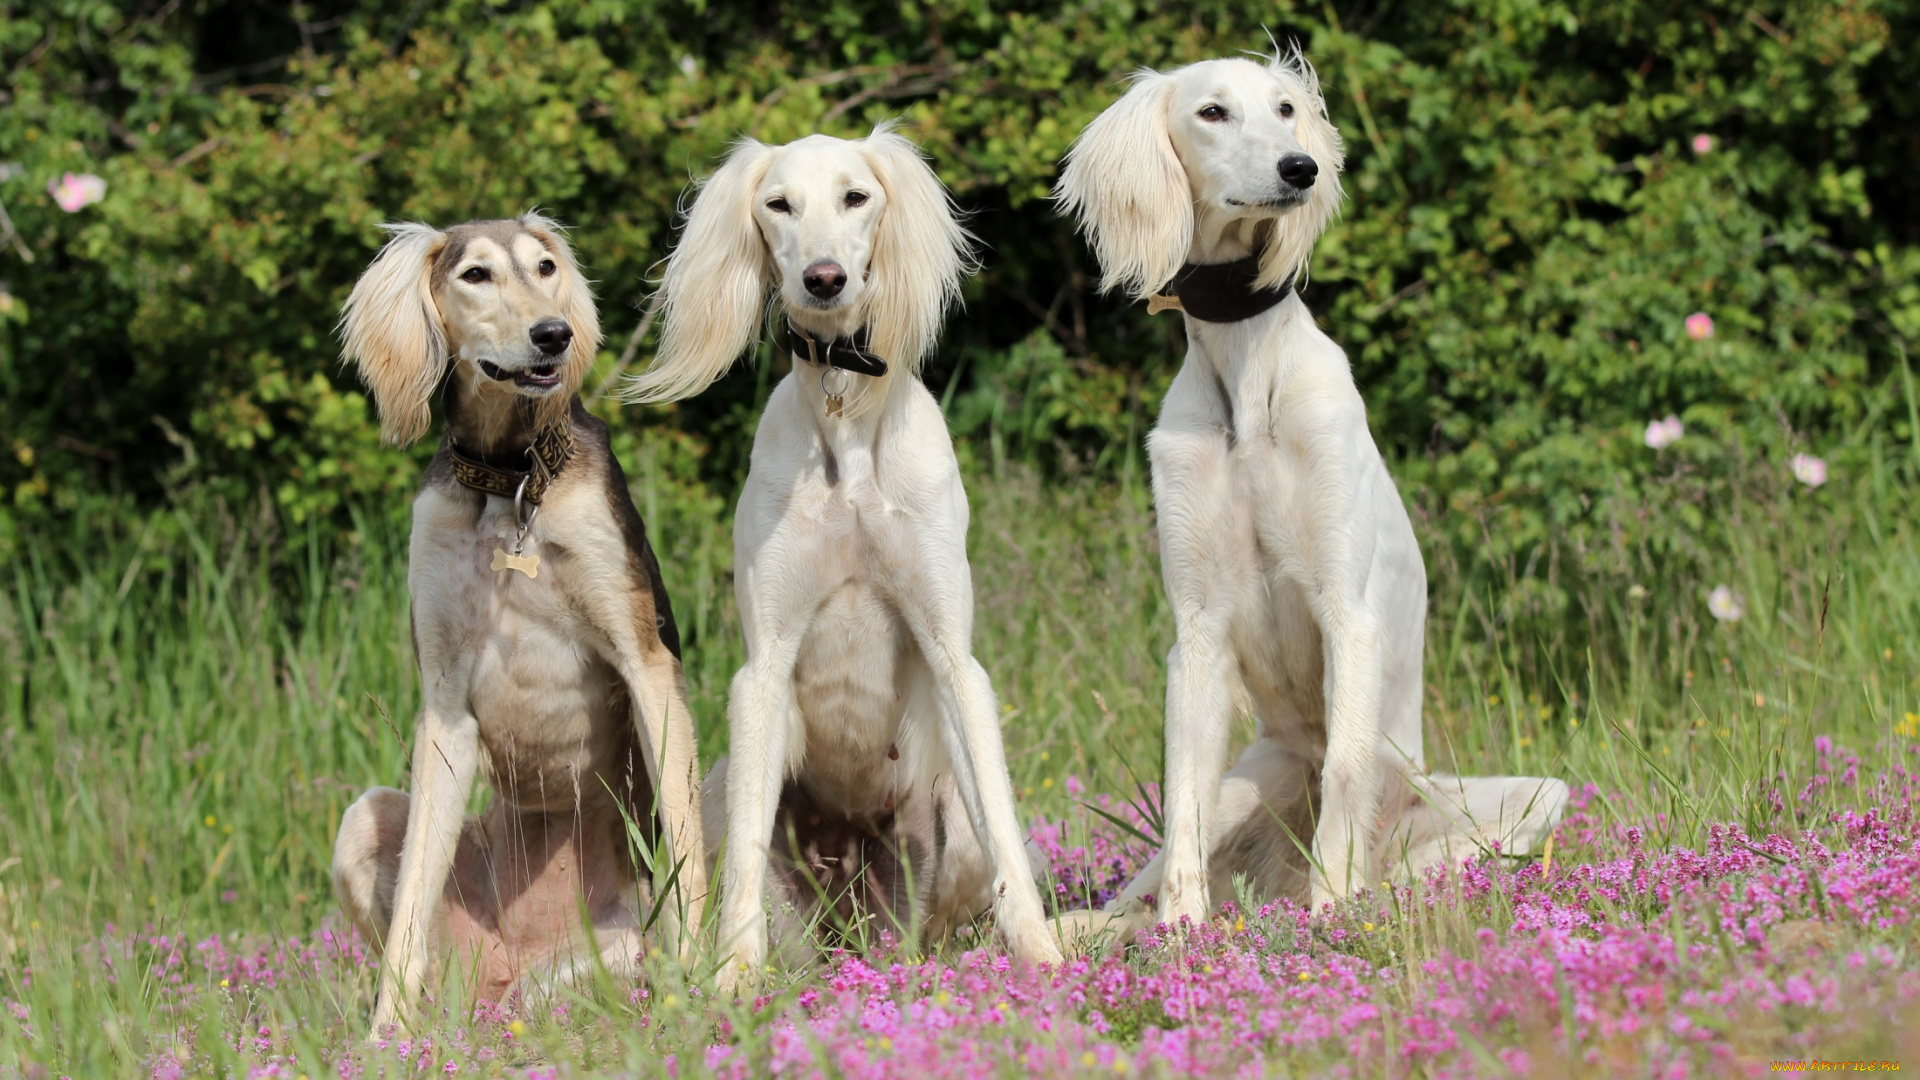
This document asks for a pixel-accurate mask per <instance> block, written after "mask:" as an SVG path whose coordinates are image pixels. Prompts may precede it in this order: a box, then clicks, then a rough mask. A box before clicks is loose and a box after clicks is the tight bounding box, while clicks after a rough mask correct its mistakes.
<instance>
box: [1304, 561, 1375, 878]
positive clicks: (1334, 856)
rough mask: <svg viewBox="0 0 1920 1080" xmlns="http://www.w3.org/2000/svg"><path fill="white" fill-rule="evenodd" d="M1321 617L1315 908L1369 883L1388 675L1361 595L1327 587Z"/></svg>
mask: <svg viewBox="0 0 1920 1080" xmlns="http://www.w3.org/2000/svg"><path fill="white" fill-rule="evenodd" d="M1329 594H1330V595H1329V603H1328V604H1327V607H1326V610H1324V611H1323V612H1322V616H1321V620H1320V621H1321V635H1322V638H1323V640H1324V641H1325V642H1326V700H1327V706H1328V707H1327V756H1326V761H1325V762H1324V764H1323V765H1322V766H1321V773H1320V822H1319V824H1318V826H1316V827H1315V829H1314V833H1313V877H1312V882H1313V886H1312V896H1313V904H1314V906H1315V907H1318V906H1320V905H1321V904H1325V903H1328V902H1330V901H1333V900H1340V899H1344V898H1346V897H1348V896H1350V895H1352V894H1353V890H1354V889H1356V888H1359V887H1360V886H1362V885H1364V884H1365V883H1366V878H1365V873H1366V870H1367V853H1368V851H1369V850H1370V845H1371V841H1372V836H1373V829H1372V822H1373V817H1374V812H1375V804H1376V802H1377V801H1378V800H1379V789H1380V776H1379V771H1380V770H1379V768H1378V761H1377V758H1378V756H1379V750H1380V699H1381V694H1382V692H1383V690H1384V682H1385V675H1384V672H1383V671H1382V669H1381V665H1380V634H1379V628H1378V625H1377V624H1376V623H1375V621H1374V619H1373V615H1372V613H1371V612H1370V611H1368V610H1367V608H1366V606H1365V600H1364V597H1359V596H1352V595H1350V594H1346V593H1340V592H1332V591H1331V590H1330V591H1329Z"/></svg>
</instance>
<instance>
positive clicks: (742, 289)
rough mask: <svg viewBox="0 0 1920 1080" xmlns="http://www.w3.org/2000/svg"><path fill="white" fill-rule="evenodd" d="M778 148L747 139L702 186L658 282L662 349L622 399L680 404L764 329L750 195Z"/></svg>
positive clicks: (762, 282)
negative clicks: (677, 402)
mask: <svg viewBox="0 0 1920 1080" xmlns="http://www.w3.org/2000/svg"><path fill="white" fill-rule="evenodd" d="M772 157H773V149H772V148H771V147H769V146H766V145H765V144H763V143H759V142H755V141H754V140H752V139H742V140H741V141H740V142H739V143H737V144H736V145H735V146H734V148H733V151H732V152H731V153H730V154H728V155H727V160H726V161H725V162H724V163H723V164H722V165H721V166H720V168H719V169H718V170H717V171H715V172H714V174H713V176H711V177H710V178H708V180H707V182H706V183H705V184H703V185H701V187H700V191H699V194H698V195H696V196H695V198H694V200H693V206H692V208H691V209H689V210H688V211H687V224H686V228H684V229H683V230H681V233H680V243H679V244H678V245H676V246H675V247H674V249H673V254H672V255H670V256H668V257H667V266H666V270H665V272H664V273H663V274H662V276H661V279H660V311H661V318H660V349H659V351H658V352H657V353H656V354H655V356H654V359H653V363H652V364H650V365H648V367H647V369H646V370H645V371H642V372H641V373H640V374H638V375H635V376H633V377H632V378H630V379H629V380H627V384H626V386H625V387H624V388H623V390H622V391H621V397H623V398H624V399H625V400H627V401H633V402H659V401H677V400H679V399H681V398H687V397H692V396H693V395H695V394H697V393H699V392H700V391H702V390H705V389H706V388H707V387H708V386H711V385H712V384H713V382H714V380H715V379H718V378H719V377H720V376H722V375H724V374H726V372H727V369H728V368H730V367H732V366H733V363H734V361H735V360H737V359H739V358H740V354H741V353H743V352H745V351H746V349H747V346H748V345H749V344H751V343H752V342H753V341H754V340H755V338H756V337H757V336H758V334H759V330H760V320H761V314H762V311H763V309H764V307H765V303H766V297H767V289H768V286H769V283H770V275H769V273H768V267H767V251H766V243H765V241H764V240H762V239H761V236H760V227H759V225H757V224H756V223H755V222H754V220H753V193H754V191H755V189H757V188H758V187H759V186H760V181H761V179H762V178H763V177H765V176H766V172H767V165H768V163H769V162H770V161H771V160H772Z"/></svg>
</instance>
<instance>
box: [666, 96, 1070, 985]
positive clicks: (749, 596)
mask: <svg viewBox="0 0 1920 1080" xmlns="http://www.w3.org/2000/svg"><path fill="white" fill-rule="evenodd" d="M850 196H864V197H865V198H864V200H863V201H861V202H860V203H859V205H850V202H851V201H852V200H851V199H850ZM781 207H784V208H785V209H781ZM968 242H969V238H968V236H967V234H966V232H965V231H964V230H963V229H962V228H961V226H960V224H959V223H958V221H957V220H956V219H955V216H954V212H953V209H952V206H951V204H950V202H949V200H948V197H947V193H946V191H945V189H944V188H943V187H942V186H941V184H940V182H939V180H938V178H937V177H935V175H934V174H933V171H932V170H931V169H930V168H928V166H927V165H926V163H925V162H924V161H923V160H922V159H921V157H920V155H919V154H918V152H917V151H916V150H915V148H914V147H913V145H912V144H911V143H909V142H907V141H906V140H905V139H903V138H901V137H900V136H899V135H897V134H894V133H893V132H891V131H889V130H887V129H886V128H885V127H882V128H878V129H876V130H875V131H874V132H873V134H872V135H870V136H868V137H867V138H865V139H859V140H851V141H849V140H842V139H836V138H830V137H827V136H821V135H815V136H811V137H808V138H805V139H801V140H799V141H797V142H794V143H790V144H787V145H785V146H779V147H774V146H766V145H762V144H760V143H757V142H753V141H744V142H742V143H741V144H740V145H739V146H738V147H736V149H735V150H734V151H733V153H732V154H731V155H730V156H729V157H728V159H727V161H726V163H725V164H724V165H723V166H721V168H720V170H719V171H718V172H717V173H715V174H714V176H713V178H712V179H711V180H709V181H708V182H707V184H706V185H705V187H704V188H703V189H702V190H701V191H700V193H699V196H698V197H697V198H696V200H695V201H694V204H693V206H692V208H691V210H690V211H689V212H688V218H687V225H686V231H685V234H684V235H683V237H682V239H681V242H680V244H679V246H678V247H677V248H676V249H675V251H674V253H673V255H672V257H671V258H670V259H669V261H668V263H667V268H666V271H665V275H664V281H663V291H664V294H665V299H664V312H665V316H664V318H665V322H664V331H663V334H664V336H663V340H662V345H661V349H660V353H659V356H658V357H657V359H656V361H655V364H654V365H653V367H652V369H651V370H649V371H647V372H646V373H644V374H643V375H642V376H640V378H639V380H638V382H637V384H636V386H635V387H634V394H635V396H636V397H638V398H640V399H642V400H661V399H666V398H671V397H679V396H685V395H687V394H692V393H696V392H698V391H699V390H700V389H701V388H703V387H705V386H706V385H708V384H709V383H711V382H712V381H713V380H714V379H716V378H717V377H719V376H720V375H721V374H722V373H723V372H724V371H725V370H726V369H727V367H728V366H729V365H731V364H732V363H733V362H734V360H735V359H736V358H737V357H738V356H739V355H740V354H741V352H742V350H743V349H745V348H746V346H747V345H748V344H749V343H751V342H752V341H753V340H755V338H756V335H757V333H758V331H759V328H760V326H761V323H762V315H763V311H764V308H765V304H766V300H767V294H768V292H769V291H770V290H777V295H778V298H779V305H778V306H779V307H780V308H782V309H784V312H785V314H786V316H787V317H788V318H790V319H791V320H792V321H793V322H794V324H795V325H797V326H799V327H800V328H801V329H803V330H805V331H806V332H808V333H810V334H812V335H815V336H816V337H818V338H822V339H826V338H833V337H836V336H845V335H849V334H852V333H853V332H854V331H856V330H857V329H858V328H859V327H861V326H863V325H864V326H868V327H870V329H871V335H872V337H871V340H872V350H871V351H872V352H873V353H874V354H875V355H878V356H880V357H881V358H883V359H885V360H886V361H887V362H888V364H889V365H890V371H889V373H888V374H887V375H886V376H884V377H881V378H874V379H870V378H867V377H865V376H856V375H848V376H846V378H848V379H850V380H852V382H853V384H855V385H853V386H851V387H849V388H848V391H847V402H846V406H845V411H844V414H843V415H841V416H839V417H829V416H828V414H827V406H826V401H825V395H824V392H823V388H822V372H821V371H820V369H818V368H814V367H811V366H809V365H808V364H805V363H801V362H800V361H799V360H798V359H796V360H795V363H794V369H795V370H794V371H793V373H792V374H791V375H789V376H788V377H787V378H785V379H784V380H782V381H781V383H780V385H779V386H778V387H777V388H775V390H774V392H773V395H772V398H771V399H770V400H769V401H768V403H767V408H766V412H765V414H764V415H763V417H762V418H761V421H760V428H759V431H758V433H757V434H756V435H755V437H754V443H753V456H752V466H751V469H750V471H749V474H748V477H747V482H746V486H745V489H744V490H743V492H742V494H741V496H740V505H739V508H738V512H737V514H736V516H735V519H734V567H735V579H734V580H735V595H736V598H737V600H738V603H739V606H740V613H741V621H742V623H743V624H744V629H745V633H746V651H747V658H746V663H745V665H744V666H743V667H742V668H741V669H740V671H739V673H738V674H737V675H736V676H735V678H734V680H733V687H732V692H731V695H730V700H729V706H728V719H729V722H730V724H731V731H732V738H731V745H732V751H731V753H732V758H731V760H730V762H727V763H725V766H726V767H725V770H724V771H720V770H716V778H718V777H724V784H725V796H724V797H725V800H726V820H727V846H726V852H725V867H724V875H723V876H724V881H725V885H724V887H723V891H722V894H721V896H722V898H721V909H720V927H719V932H720V944H721V948H722V950H723V964H722V967H721V970H720V972H719V981H720V984H721V985H722V986H723V987H726V988H729V989H731V988H735V987H738V986H740V985H742V984H743V982H745V981H747V980H751V979H754V978H757V977H758V975H759V972H760V970H761V966H762V964H763V963H764V962H765V958H766V955H767V915H766V912H765V909H764V908H765V902H766V892H767V889H766V883H767V872H768V859H769V847H768V841H769V839H770V837H771V834H772V829H773V827H774V821H775V814H776V810H777V802H778V800H779V798H780V795H781V789H782V785H783V783H784V782H785V781H787V780H788V779H789V778H792V779H794V780H795V781H796V782H798V783H800V784H802V785H804V786H805V787H806V789H807V791H808V792H809V794H810V795H811V796H812V797H813V798H815V799H817V800H819V801H820V802H822V803H824V804H826V805H827V806H829V807H831V808H832V809H834V810H836V811H838V812H842V813H847V814H878V813H881V812H884V810H885V809H886V808H888V807H890V806H892V805H893V804H894V803H895V802H896V800H897V801H901V802H904V801H906V800H909V799H918V800H927V799H938V798H939V797H940V793H939V791H938V790H937V787H938V786H939V785H940V784H941V783H942V778H943V777H950V778H951V781H952V783H951V787H952V788H953V789H954V790H955V791H956V793H957V795H958V797H959V801H960V802H961V803H962V804H963V805H964V808H965V813H964V817H963V816H962V815H959V814H955V815H952V816H951V818H950V819H949V820H948V822H947V832H948V839H949V848H950V851H949V855H948V857H947V858H945V859H943V865H942V866H941V870H940V878H941V885H940V886H939V890H940V891H944V892H946V893H947V895H946V896H945V897H942V898H939V899H936V900H935V905H934V906H935V908H936V912H935V918H936V919H937V918H939V917H940V915H939V911H938V910H937V909H939V908H940V907H941V906H942V903H943V901H944V902H945V904H947V905H951V904H953V903H956V902H958V900H957V898H956V896H955V895H954V894H955V893H956V892H958V891H962V890H960V889H959V887H958V886H957V885H956V884H955V882H954V881H953V880H952V879H953V878H954V876H955V875H956V874H959V873H960V867H959V866H958V864H959V863H961V862H964V861H965V860H964V859H959V858H955V857H954V856H955V855H957V854H959V853H963V852H966V851H974V852H978V851H979V850H980V849H981V848H984V852H985V856H986V858H987V861H988V862H990V864H991V867H992V879H991V889H992V891H991V893H990V894H987V895H990V896H991V897H992V904H993V907H994V911H995V914H996V916H997V924H998V927H999V929H1000V931H1001V933H1003V934H1004V935H1005V937H1006V938H1007V941H1008V943H1009V945H1010V946H1011V948H1012V951H1013V953H1014V954H1015V956H1016V957H1018V958H1020V959H1023V960H1029V961H1057V960H1058V959H1059V958H1060V953H1059V950H1058V949H1057V948H1056V946H1055V943H1054V941H1053V940H1052V938H1051V937H1050V936H1049V933H1048V930H1047V928H1046V924H1045V922H1044V919H1043V912H1042V908H1041V904H1040V896H1039V891H1038V888H1037V887H1036V885H1035V883H1034V879H1033V875H1032V873H1031V868H1030V866H1029V864H1028V861H1027V857H1026V855H1025V853H1024V851H1023V848H1022V836H1021V830H1020V826H1019V822H1018V820H1017V818H1016V816H1015V813H1014V803H1013V786H1012V782H1011V780H1010V779H1009V777H1008V774H1007V766H1006V760H1005V751H1004V748H1003V746H1002V744H1001V739H1000V726H999V714H998V709H997V707H996V704H995V698H994V692H993V686H992V684H991V683H990V682H989V681H988V678H987V674H986V671H985V670H984V669H982V668H981V666H980V664H979V663H978V662H977V661H975V660H974V658H973V654H972V645H971V641H972V636H973V584H972V579H971V575H970V571H969V569H968V565H967V552H966V538H967V500H966V493H965V491H964V490H963V489H962V487H961V483H960V470H959V465H958V462H957V461H956V459H955V457H954V453H953V444H952V440H951V438H950V437H949V435H948V434H947V428H946V423H945V421H944V419H943V418H942V416H941V413H940V408H939V406H938V405H937V404H936V403H935V402H934V400H933V397H932V395H931V394H929V393H928V392H927V388H926V386H925V385H924V384H923V383H922V382H921V381H920V379H919V377H918V372H919V368H920V364H921V361H922V359H923V358H924V357H925V356H926V355H927V354H928V353H929V352H930V351H931V350H932V349H933V346H934V344H935V340H936V337H937V334H938V330H939V326H940V321H941V318H942V317H943V315H944V312H945V310H946V308H947V306H948V305H949V304H950V303H951V302H952V301H953V300H954V299H955V298H956V297H957V295H958V291H959V284H960V281H961V279H962V276H963V275H964V274H965V273H966V272H967V270H968V267H969V262H970V257H969V254H968ZM822 259H829V260H833V261H836V262H838V263H839V264H840V265H841V266H842V267H844V268H845V271H846V274H847V279H848V280H847V285H846V288H845V291H843V292H842V293H841V294H840V295H839V296H838V297H835V298H833V299H831V300H830V301H821V300H819V299H817V298H815V297H813V296H810V295H809V294H808V293H807V292H806V290H805V288H804V286H803V285H802V283H801V280H800V279H801V276H802V271H803V270H804V269H805V268H806V267H808V266H809V265H811V264H813V263H815V262H817V261H819V260H822ZM833 377H834V378H835V379H836V380H837V379H838V378H839V377H840V373H839V372H835V373H834V375H833ZM889 747H897V749H898V752H899V757H898V760H897V761H895V760H890V759H889V753H888V751H889ZM711 782H713V781H710V783H711ZM962 818H963V819H962ZM969 823H970V824H971V826H972V828H971V830H969V829H968V828H967V825H968V824H969ZM976 838H977V839H976ZM712 840H713V838H711V837H710V838H709V842H710V843H711V842H712ZM976 845H978V846H976ZM976 857H977V856H976Z"/></svg>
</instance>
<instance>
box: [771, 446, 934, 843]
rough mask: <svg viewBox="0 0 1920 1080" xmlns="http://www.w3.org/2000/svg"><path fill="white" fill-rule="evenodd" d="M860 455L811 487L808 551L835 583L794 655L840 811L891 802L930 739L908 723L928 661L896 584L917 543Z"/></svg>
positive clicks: (818, 758) (808, 776) (815, 772)
mask: <svg viewBox="0 0 1920 1080" xmlns="http://www.w3.org/2000/svg"><path fill="white" fill-rule="evenodd" d="M852 464H853V466H854V467H853V468H851V469H848V470H846V471H845V472H843V473H842V474H841V475H840V476H839V477H837V478H836V479H837V481H838V482H837V483H834V484H831V485H826V484H822V485H819V486H817V487H811V489H810V490H807V491H806V493H805V495H804V496H803V497H805V498H808V499H810V500H811V503H812V505H810V506H807V507H805V513H806V515H807V517H808V519H809V520H810V521H811V522H812V523H813V524H814V525H815V530H814V531H813V537H812V540H813V542H812V543H811V544H810V545H809V547H810V549H811V550H810V551H809V552H808V554H807V556H806V557H805V558H804V559H803V560H802V561H803V562H804V563H806V564H808V565H810V566H811V567H813V570H814V572H815V573H817V574H819V575H820V578H819V580H820V581H821V582H822V583H823V584H825V585H826V591H825V597H824V599H823V601H822V602H821V604H820V607H819V608H818V609H817V610H816V611H815V613H814V616H813V619H812V621H811V623H810V626H809V629H808V632H807V636H806V638H805V639H804V640H803V641H802V643H801V646H800V653H799V655H798V657H797V658H796V661H795V664H794V674H793V689H794V703H795V705H797V706H798V709H797V711H798V713H799V721H800V724H801V726H802V730H800V731H797V732H795V733H794V735H795V737H796V739H797V740H800V741H802V743H803V745H804V763H803V765H802V769H801V780H802V782H803V783H804V784H805V785H806V787H807V789H808V791H809V792H810V793H811V794H812V795H813V797H814V798H816V799H818V800H819V801H820V802H821V803H822V804H823V805H826V806H828V807H830V808H832V809H834V810H835V811H837V812H840V813H845V814H870V813H880V812H884V811H886V810H888V809H891V808H892V805H893V803H894V802H895V801H896V800H897V799H898V798H900V797H901V796H902V793H903V792H904V791H905V790H906V789H907V788H909V787H911V786H912V776H913V775H914V773H915V770H916V767H917V764H918V763H920V761H921V759H922V758H924V757H925V754H924V753H923V752H921V751H922V750H923V747H922V745H921V744H922V743H923V742H925V741H927V740H922V739H920V738H918V737H917V734H916V733H911V732H906V731H904V730H903V722H904V721H905V719H906V716H907V711H908V706H909V705H910V704H911V703H912V700H911V699H912V697H913V693H912V690H913V687H914V685H915V683H916V676H917V675H920V674H922V673H923V671H924V664H922V663H920V662H919V653H918V648H917V646H916V645H915V644H914V641H913V637H912V635H911V633H909V632H908V630H907V627H906V624H905V621H904V620H903V619H902V617H901V614H900V611H899V609H898V607H897V606H896V604H895V603H894V600H893V598H892V594H893V593H894V592H895V589H894V588H893V587H890V586H891V584H892V583H891V579H892V578H894V577H896V576H897V575H898V573H899V567H898V565H897V563H898V561H899V559H900V558H901V557H902V553H903V552H907V551H911V550H912V545H911V543H910V542H909V540H907V539H906V538H903V537H901V536H898V535H894V534H895V533H896V532H897V531H899V530H900V529H901V528H902V527H903V526H902V523H901V522H900V521H898V520H895V516H894V515H892V514H890V513H889V511H888V506H887V502H886V497H885V495H884V493H883V492H882V491H881V490H880V488H879V485H878V484H877V483H876V482H875V479H874V476H873V473H872V470H871V468H870V467H867V468H864V469H863V468H861V467H860V466H861V465H863V464H864V462H859V461H857V460H856V461H855V462H853V463H852ZM921 681H924V680H921Z"/></svg>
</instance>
